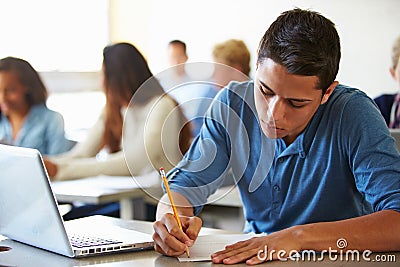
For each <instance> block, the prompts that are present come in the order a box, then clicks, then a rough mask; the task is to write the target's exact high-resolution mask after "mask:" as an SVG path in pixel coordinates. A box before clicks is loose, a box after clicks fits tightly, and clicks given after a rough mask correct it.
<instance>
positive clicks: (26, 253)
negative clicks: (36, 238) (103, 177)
mask: <svg viewBox="0 0 400 267" xmlns="http://www.w3.org/2000/svg"><path fill="white" fill-rule="evenodd" d="M86 219H87V221H88V223H91V220H92V218H91V217H87V218H86ZM107 219H108V220H109V223H110V224H114V225H119V226H124V227H128V228H130V229H134V230H138V231H142V232H145V233H150V234H151V233H152V232H153V228H152V223H150V222H143V221H127V220H121V219H115V218H107ZM202 232H203V233H205V234H221V233H228V232H227V231H223V230H217V229H203V230H202ZM1 239H2V238H1V236H0V240H1ZM1 247H9V248H11V250H8V251H4V252H0V266H2V267H4V266H19V267H25V266H29V267H32V266H57V267H67V266H68V267H69V266H94V265H99V266H114V267H124V266H130V267H152V266H154V267H173V266H182V267H191V266H194V267H206V266H207V267H208V266H223V265H215V264H212V263H211V262H185V263H179V262H178V260H177V259H176V258H173V257H166V256H162V255H160V254H159V253H157V252H155V251H153V250H146V251H137V252H129V253H120V254H112V255H107V256H96V257H89V258H84V259H71V258H67V257H64V256H60V255H58V254H54V253H51V252H47V251H45V250H42V249H38V248H34V247H31V246H28V245H24V244H21V243H18V242H15V241H12V240H9V239H3V240H1V241H0V248H1ZM0 250H1V249H0ZM380 255H383V253H381V254H380ZM390 255H395V257H396V262H365V261H362V260H361V261H360V262H351V261H348V262H346V261H340V260H337V261H329V259H328V258H325V259H324V261H317V262H294V261H286V262H281V261H275V262H269V263H264V264H261V265H257V266H272V267H277V266H278V267H279V266H282V267H287V266H297V267H298V266H324V267H326V266H337V267H339V266H348V267H364V266H367V267H368V266H377V267H395V266H398V264H399V261H400V252H396V253H390ZM371 258H373V257H372V256H371ZM235 266H246V265H245V264H238V265H235Z"/></svg>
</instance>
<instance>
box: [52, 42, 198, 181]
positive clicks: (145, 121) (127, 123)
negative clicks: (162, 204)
mask: <svg viewBox="0 0 400 267" xmlns="http://www.w3.org/2000/svg"><path fill="white" fill-rule="evenodd" d="M102 74H103V89H104V93H105V96H106V106H105V109H104V112H103V113H102V114H101V116H100V118H99V120H98V121H97V123H96V124H95V125H94V126H93V127H92V128H91V129H90V130H89V133H88V136H87V138H86V139H85V140H84V141H83V142H81V143H78V144H77V145H76V146H75V147H74V149H72V150H71V151H70V152H68V153H66V154H63V155H60V156H57V157H53V158H49V159H46V161H45V164H46V167H47V169H48V172H49V175H50V176H51V177H52V179H53V180H66V179H77V178H83V177H89V176H96V175H100V174H103V175H110V176H130V175H134V176H136V175H141V174H145V173H148V172H151V171H153V170H154V167H153V165H154V166H155V167H156V168H159V167H160V166H163V167H164V168H166V169H170V168H172V166H173V164H174V163H176V162H178V161H179V160H180V159H181V158H182V152H184V151H186V149H187V148H188V146H189V145H190V143H189V142H190V140H191V135H190V129H189V128H188V127H183V128H182V132H181V133H180V131H179V130H180V128H181V125H183V123H184V120H185V119H184V116H183V114H182V112H181V111H180V109H179V108H178V109H177V108H176V106H177V103H176V102H175V101H174V100H173V99H172V98H171V97H169V96H168V95H166V94H165V92H164V91H163V89H162V87H161V86H160V84H159V82H158V81H157V80H156V79H154V78H153V79H150V80H148V79H149V78H151V77H152V76H153V75H152V73H151V71H150V69H149V66H148V64H147V62H146V60H145V58H144V57H143V56H142V54H141V53H140V52H139V51H138V50H137V49H136V48H135V47H134V46H133V45H131V44H129V43H116V44H112V45H109V46H107V47H105V48H104V50H103V67H102ZM145 82H146V83H145ZM142 85H143V86H142ZM144 85H146V86H144ZM141 86H142V87H141ZM139 89H140V90H139ZM134 95H135V98H134V99H133V100H132V101H131V102H130V100H131V99H132V97H133V96H134ZM124 117H125V119H124ZM167 119H168V120H169V121H170V123H169V124H168V125H164V122H165V121H166V120H167ZM178 136H179V138H180V139H179V141H180V142H178V141H177V142H173V141H174V140H177V138H178ZM162 138H163V139H164V138H165V140H170V141H171V142H170V145H169V147H166V146H162V145H161V139H162ZM178 143H179V146H178Z"/></svg>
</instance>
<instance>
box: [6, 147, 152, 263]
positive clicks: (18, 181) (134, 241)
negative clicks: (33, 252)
mask: <svg viewBox="0 0 400 267" xmlns="http://www.w3.org/2000/svg"><path fill="white" fill-rule="evenodd" d="M0 170H1V171H0V181H1V182H0V234H2V235H4V236H6V237H8V238H10V239H12V240H16V241H19V242H22V243H25V244H29V245H32V246H35V247H38V248H42V249H45V250H48V251H52V252H55V253H58V254H61V255H65V256H68V257H85V256H89V255H100V254H104V253H113V252H114V253H115V252H118V251H132V250H142V249H149V248H152V247H153V240H152V237H151V235H149V234H145V233H141V232H138V231H135V230H130V229H125V228H123V227H121V226H117V225H110V224H106V223H102V222H101V220H98V223H97V221H96V220H94V222H93V223H90V224H88V223H86V222H85V220H84V219H76V220H72V221H66V222H64V221H63V219H62V217H61V215H60V212H59V210H58V205H57V201H56V199H55V196H54V194H53V191H52V189H51V183H50V181H49V178H48V175H47V172H46V169H45V167H44V164H43V160H42V157H41V155H40V153H39V151H38V150H36V149H31V148H22V147H14V146H8V145H0ZM132 182H133V181H132ZM99 217H100V218H101V217H102V216H99ZM100 218H98V219H100ZM80 220H82V222H81V221H80ZM80 222H81V223H80Z"/></svg>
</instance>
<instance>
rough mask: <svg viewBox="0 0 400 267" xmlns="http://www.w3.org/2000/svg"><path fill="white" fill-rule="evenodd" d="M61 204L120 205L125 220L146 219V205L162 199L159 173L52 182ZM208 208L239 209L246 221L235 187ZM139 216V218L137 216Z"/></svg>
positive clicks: (210, 201)
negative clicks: (109, 203)
mask: <svg viewBox="0 0 400 267" xmlns="http://www.w3.org/2000/svg"><path fill="white" fill-rule="evenodd" d="M52 189H53V191H54V194H55V196H56V198H57V201H58V202H64V203H73V202H81V203H85V204H103V203H107V202H119V203H120V207H121V210H120V217H121V218H122V219H143V218H144V215H143V213H144V210H145V209H144V203H145V202H148V203H152V204H157V203H158V200H159V199H160V197H161V196H162V195H163V191H162V189H161V179H160V177H159V175H158V173H157V172H154V173H150V174H147V175H143V176H139V177H135V178H132V177H127V176H124V177H120V176H115V177H114V176H98V177H89V178H84V179H78V180H68V181H56V182H52ZM207 203H208V205H213V206H228V207H237V208H239V211H240V214H241V215H240V216H241V217H243V212H242V202H241V200H240V196H239V192H238V190H237V188H236V187H232V186H226V187H222V188H220V189H218V190H217V192H215V194H214V195H212V196H210V198H209V199H208V202H207ZM135 214H136V216H135Z"/></svg>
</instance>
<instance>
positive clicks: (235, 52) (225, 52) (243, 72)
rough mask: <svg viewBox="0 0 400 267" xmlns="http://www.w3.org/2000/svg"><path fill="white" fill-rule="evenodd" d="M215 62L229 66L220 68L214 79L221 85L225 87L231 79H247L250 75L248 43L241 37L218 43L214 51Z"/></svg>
mask: <svg viewBox="0 0 400 267" xmlns="http://www.w3.org/2000/svg"><path fill="white" fill-rule="evenodd" d="M212 57H213V60H214V62H216V63H219V64H223V65H226V66H229V67H231V68H233V69H230V68H222V69H220V68H218V66H217V69H216V71H215V72H214V77H213V80H214V82H215V83H216V85H217V86H219V87H221V88H222V87H225V86H226V85H228V83H229V82H230V81H238V82H243V81H247V80H248V79H249V76H250V51H249V49H248V48H247V46H246V44H245V43H244V42H243V41H242V40H239V39H229V40H226V41H224V42H221V43H217V44H216V45H215V46H214V48H213V51H212Z"/></svg>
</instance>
